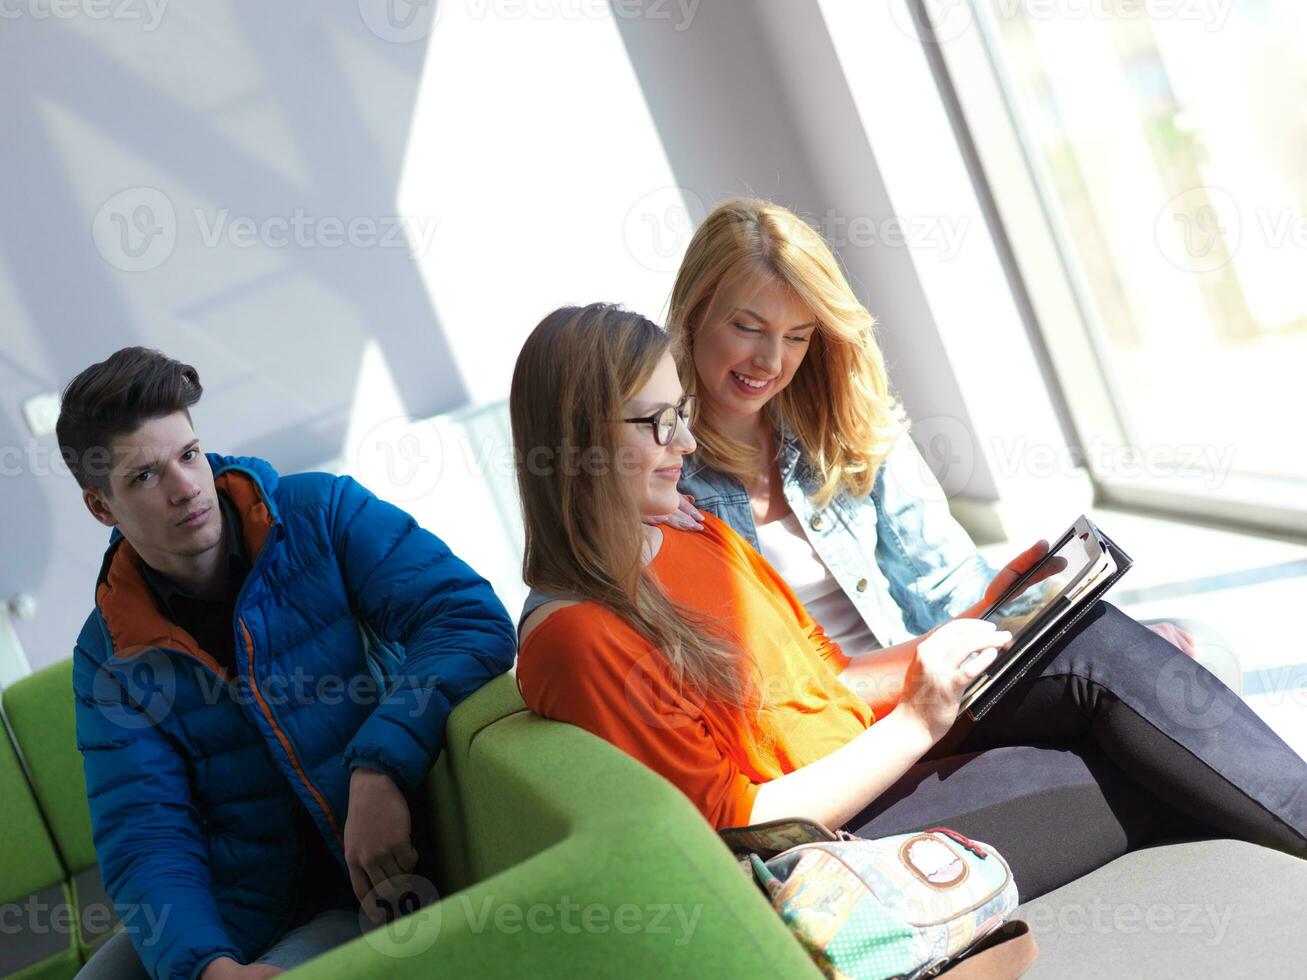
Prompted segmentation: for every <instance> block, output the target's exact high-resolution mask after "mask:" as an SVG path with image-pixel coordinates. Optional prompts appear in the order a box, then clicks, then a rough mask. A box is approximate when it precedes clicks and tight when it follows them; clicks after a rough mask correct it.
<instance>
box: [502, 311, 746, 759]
mask: <svg viewBox="0 0 1307 980" xmlns="http://www.w3.org/2000/svg"><path fill="white" fill-rule="evenodd" d="M667 350H668V337H667V334H666V333H665V332H664V331H663V330H662V328H661V327H659V326H658V325H657V324H655V323H653V322H652V321H651V320H648V319H646V318H645V317H642V316H640V315H639V314H636V313H632V312H630V311H629V310H624V309H622V308H621V307H619V306H616V305H613V304H607V303H594V304H591V305H590V306H585V307H575V306H569V307H564V308H562V309H559V310H555V311H554V312H553V313H550V314H549V315H548V316H546V317H545V318H544V319H543V320H542V321H541V322H540V324H539V325H538V326H537V327H536V328H535V330H534V331H532V333H531V336H530V337H528V338H527V341H526V344H525V345H524V346H523V347H522V352H521V353H520V354H519V355H518V358H517V365H516V367H515V368H514V370H513V384H512V390H511V393H510V395H509V413H510V416H511V420H512V427H513V449H514V459H515V460H516V465H517V484H518V495H519V498H520V500H521V504H522V515H523V523H524V525H525V530H526V552H525V556H524V558H523V561H522V577H523V579H524V580H525V581H526V583H527V584H528V585H530V586H532V587H534V588H537V589H540V590H542V591H545V592H548V593H549V594H551V595H555V596H565V597H568V598H573V599H578V600H589V601H591V602H595V603H598V604H599V605H601V606H604V607H605V608H607V609H609V610H611V611H612V612H613V613H615V614H616V615H617V616H619V617H620V618H621V619H623V620H624V621H625V622H627V623H628V624H629V625H630V626H631V627H632V628H633V629H635V630H636V632H638V633H639V634H640V635H641V636H643V637H644V638H645V639H647V640H648V641H649V642H650V643H651V644H653V645H654V647H655V648H656V649H657V650H658V651H659V652H660V653H661V654H662V656H663V657H665V658H666V660H667V662H668V664H669V665H670V666H671V668H672V671H673V674H674V676H675V677H676V679H677V681H678V683H680V684H681V685H683V687H684V688H688V689H689V690H690V691H692V692H694V693H695V694H696V695H697V696H698V698H701V699H703V700H705V701H718V702H720V703H723V704H725V705H726V706H727V707H728V708H731V709H735V710H738V711H739V712H740V714H741V717H742V718H743V719H744V720H745V721H746V728H745V731H746V733H747V735H748V737H750V738H752V739H754V740H757V739H759V738H760V737H761V735H760V732H761V729H760V728H759V719H760V717H761V714H762V705H761V704H760V702H759V696H758V691H759V689H760V685H759V684H758V683H757V678H756V667H755V665H754V664H753V661H752V658H751V657H749V656H748V655H747V653H745V652H744V651H742V650H740V649H739V647H738V644H736V643H735V642H733V640H732V638H729V637H727V636H725V635H723V633H722V630H721V626H720V625H719V624H716V623H710V622H709V621H707V620H706V619H705V618H704V617H703V616H701V615H700V614H698V613H697V612H695V611H694V610H691V609H688V608H686V607H685V606H683V605H681V604H679V603H676V602H673V601H672V600H671V599H670V598H669V597H668V596H667V594H666V593H665V592H664V591H663V590H662V588H661V587H660V586H659V584H658V582H657V580H656V579H655V578H654V577H653V576H652V575H651V574H650V573H649V572H648V570H647V569H646V567H645V564H644V562H643V561H642V558H641V550H642V546H643V543H644V533H643V531H642V527H641V520H640V513H639V509H638V506H637V504H636V501H635V500H634V499H633V497H632V495H631V493H630V490H629V489H628V486H629V481H627V480H626V479H624V478H623V477H622V476H621V474H620V472H619V469H620V465H619V464H620V457H619V452H618V437H617V426H618V425H620V424H622V423H620V422H614V421H613V420H615V419H620V418H622V416H623V405H624V403H625V402H626V401H628V400H629V399H630V398H631V397H632V396H633V395H634V394H635V392H637V391H638V390H639V389H640V388H641V387H643V386H644V384H645V383H646V382H647V381H648V380H649V377H650V376H651V375H652V374H653V372H654V369H655V368H656V367H657V365H658V362H659V360H661V358H662V357H663V355H664V354H665V353H666V352H667Z"/></svg>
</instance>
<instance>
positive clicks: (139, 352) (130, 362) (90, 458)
mask: <svg viewBox="0 0 1307 980" xmlns="http://www.w3.org/2000/svg"><path fill="white" fill-rule="evenodd" d="M203 393H204V389H203V388H202V387H200V374H199V372H198V371H196V370H195V368H193V367H191V366H190V365H189V364H183V363H181V361H174V360H173V359H172V358H171V357H168V356H167V355H166V354H163V353H161V352H159V351H157V350H151V349H150V348H148V347H124V348H123V349H122V350H120V351H117V352H116V353H114V354H112V355H111V356H110V357H109V358H107V359H106V360H103V361H101V362H100V363H99V364H92V365H91V366H90V367H88V368H87V369H86V370H85V371H83V372H82V373H81V374H79V375H78V376H77V377H75V378H73V380H72V381H70V382H68V386H67V387H66V388H64V393H63V398H62V400H61V402H60V406H59V421H58V423H57V424H56V425H55V434H56V436H57V437H58V439H59V452H60V454H61V455H62V456H63V459H64V462H65V463H67V464H68V468H69V469H70V470H71V471H72V474H73V476H74V477H76V479H77V483H78V485H80V486H82V487H94V488H95V489H97V490H99V491H100V492H101V493H104V494H106V495H107V494H108V493H109V471H110V469H111V468H112V463H113V460H112V456H111V454H110V442H111V441H112V439H113V437H114V436H119V435H124V434H126V433H128V432H135V431H136V430H137V429H139V428H140V427H141V426H142V425H144V424H145V423H146V422H149V421H150V420H151V419H157V418H163V417H164V416H165V415H171V414H173V413H174V412H185V413H186V419H187V421H190V418H191V413H190V407H191V406H192V405H194V404H195V403H196V402H197V401H199V400H200V395H202V394H203Z"/></svg>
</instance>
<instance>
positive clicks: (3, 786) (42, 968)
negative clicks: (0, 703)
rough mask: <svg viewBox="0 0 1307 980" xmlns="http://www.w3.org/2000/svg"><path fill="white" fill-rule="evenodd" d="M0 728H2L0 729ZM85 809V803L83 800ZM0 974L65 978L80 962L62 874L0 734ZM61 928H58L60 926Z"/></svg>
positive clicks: (34, 978)
mask: <svg viewBox="0 0 1307 980" xmlns="http://www.w3.org/2000/svg"><path fill="white" fill-rule="evenodd" d="M0 728H2V726H0ZM83 805H85V801H83ZM0 828H3V835H0V840H2V841H3V845H0V846H3V848H4V859H3V861H0V911H3V914H4V921H3V923H2V924H3V926H4V935H3V938H0V976H5V975H10V976H14V977H22V978H24V980H38V978H41V980H44V978H51V980H53V978H56V977H71V976H72V975H73V974H74V973H75V972H76V970H77V967H78V965H79V964H80V963H81V956H80V954H79V951H78V945H77V940H76V935H75V931H74V930H73V929H72V928H71V925H70V924H69V923H68V921H67V917H66V914H65V913H66V910H67V908H68V906H69V893H68V889H67V886H66V884H65V879H66V878H67V875H66V873H65V871H64V867H63V864H62V863H61V862H60V860H59V854H58V851H56V850H55V845H54V841H53V840H52V839H51V837H50V833H49V830H48V828H47V826H46V821H45V817H44V816H43V815H42V813H41V808H40V806H39V805H38V804H37V800H36V796H35V795H34V794H33V792H32V789H31V784H30V783H29V781H28V778H27V774H26V773H25V772H24V771H23V764H22V761H21V760H20V759H19V756H18V753H17V752H16V751H15V749H14V746H13V744H12V743H11V742H10V739H9V735H8V733H7V732H5V731H3V730H0ZM61 926H62V927H61Z"/></svg>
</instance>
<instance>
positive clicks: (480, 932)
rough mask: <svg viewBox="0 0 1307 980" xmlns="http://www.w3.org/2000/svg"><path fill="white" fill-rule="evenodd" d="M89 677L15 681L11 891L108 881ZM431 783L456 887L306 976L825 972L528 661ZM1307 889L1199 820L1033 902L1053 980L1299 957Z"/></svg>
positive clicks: (1233, 966)
mask: <svg viewBox="0 0 1307 980" xmlns="http://www.w3.org/2000/svg"><path fill="white" fill-rule="evenodd" d="M70 688H71V680H70V676H69V665H68V664H67V663H64V664H59V665H56V666H54V667H50V668H47V669H46V670H44V671H42V672H40V673H39V674H37V675H35V676H33V677H31V678H28V679H27V680H24V681H22V682H21V683H19V684H16V685H14V686H13V687H11V688H9V689H8V690H6V691H5V692H4V697H3V706H4V710H5V713H6V715H7V718H8V721H9V724H10V726H11V729H12V734H13V735H14V737H15V741H16V744H17V746H18V748H19V750H20V751H21V753H22V755H23V756H24V757H25V758H26V760H27V763H28V770H29V772H30V774H31V775H30V782H31V786H30V787H29V786H28V782H29V777H28V776H25V775H24V773H23V770H22V768H20V766H19V765H18V756H17V754H16V753H14V751H13V746H12V745H10V744H9V743H8V742H6V741H4V740H0V820H3V821H4V824H3V826H5V828H6V834H5V837H4V840H5V856H4V859H3V862H2V863H0V907H4V906H6V904H9V905H13V904H14V903H17V902H20V901H21V900H22V898H23V897H24V896H27V895H31V894H33V893H38V894H45V895H47V896H50V895H54V896H56V898H57V897H59V896H62V899H60V900H62V901H65V902H67V903H69V904H70V905H71V906H72V907H74V908H77V909H78V910H80V915H79V917H80V918H81V919H83V920H86V919H88V918H89V916H88V915H86V914H85V913H87V912H88V911H91V910H96V909H97V908H98V906H99V905H101V904H103V903H104V902H105V900H104V898H103V893H102V891H101V890H100V889H99V884H98V876H97V875H96V873H95V869H94V860H93V855H92V853H91V843H90V829H89V818H88V816H87V808H86V801H85V796H84V785H83V778H82V767H81V759H80V756H79V755H78V753H77V750H76V747H75V745H74V739H73V721H72V708H71V696H70ZM426 797H427V798H426V800H425V803H426V805H427V811H428V814H429V817H428V819H427V821H426V825H425V828H424V829H425V830H426V831H427V833H428V835H429V836H430V837H431V839H432V842H431V843H430V844H429V845H427V846H428V847H429V848H430V849H431V851H432V854H431V857H432V858H433V864H434V866H435V867H437V868H439V871H438V872H437V873H435V876H436V880H435V881H434V882H433V883H432V884H433V887H434V888H435V889H436V890H438V893H439V895H440V896H442V899H441V900H440V901H438V902H435V903H433V904H430V905H428V906H426V907H424V908H422V909H420V910H419V911H417V912H415V913H413V914H411V915H408V916H406V917H404V918H402V919H400V920H398V921H397V922H395V923H393V924H391V925H389V926H386V927H384V928H381V929H377V930H374V931H371V932H369V933H366V934H365V935H363V936H361V937H360V938H359V939H357V940H354V941H353V942H351V943H348V944H347V945H345V946H342V947H339V948H337V949H335V950H333V951H331V952H329V953H327V954H326V955H324V956H322V957H319V958H318V959H316V960H313V961H312V962H310V963H307V964H305V965H303V966H301V967H299V968H298V969H297V970H295V971H293V972H294V974H295V975H296V976H297V977H305V978H311V977H319V976H320V977H324V978H327V977H330V978H337V977H376V978H378V980H401V978H404V977H427V976H432V975H436V974H438V975H440V976H447V977H477V978H485V977H490V978H494V977H505V978H507V977H512V978H517V977H521V976H531V977H566V978H568V980H571V978H574V977H622V978H627V977H635V978H639V977H682V976H712V977H726V978H729V977H737V976H738V977H786V978H792V977H794V978H803V977H810V978H816V977H818V976H820V974H819V973H818V971H817V970H816V968H815V967H814V966H813V965H812V963H811V962H810V961H809V960H808V958H807V957H806V956H805V954H804V953H803V951H802V950H801V949H800V947H799V945H798V944H797V943H796V942H794V941H793V939H792V938H791V937H790V935H789V933H788V932H787V931H786V929H785V927H784V926H783V925H782V924H781V922H780V920H779V919H778V918H777V916H776V915H775V914H774V913H773V911H772V910H771V908H770V907H769V905H768V903H767V902H766V900H765V899H764V898H763V896H762V895H761V893H760V892H759V891H758V890H757V889H756V888H755V887H754V886H753V885H752V883H751V882H750V881H749V879H748V878H747V877H746V876H745V875H744V874H743V873H742V872H741V870H740V869H739V866H738V865H737V864H736V862H735V861H734V859H733V858H732V857H731V856H730V854H729V853H728V852H727V850H726V849H725V848H724V847H723V846H722V845H721V844H720V843H719V841H718V840H717V837H716V835H715V834H714V833H713V832H712V829H711V828H710V827H709V826H708V824H707V823H706V822H705V821H704V820H703V819H702V818H701V817H700V816H699V814H698V812H697V811H696V810H695V809H694V807H692V806H691V805H690V803H689V802H688V800H686V798H685V797H684V796H683V795H682V794H681V793H680V792H679V791H678V790H676V789H675V788H674V787H673V786H672V785H671V784H670V783H668V782H666V781H665V780H663V779H661V778H660V777H658V776H656V775H655V774H653V773H651V772H650V771H649V770H647V769H645V768H644V767H643V766H641V765H640V764H638V763H636V762H635V761H633V760H632V759H630V758H628V757H627V756H626V755H624V754H623V753H622V752H620V751H618V750H617V749H614V748H613V747H612V746H610V745H609V744H608V743H606V742H604V741H602V740H600V739H598V738H595V737H593V736H591V735H590V734H588V733H586V732H584V731H582V730H581V729H578V728H574V727H572V726H570V725H564V724H559V723H556V722H551V721H546V720H544V719H541V718H538V717H536V716H534V715H532V714H531V713H530V712H528V711H527V710H526V709H525V707H524V706H523V704H522V701H521V698H520V697H519V696H518V693H517V689H516V684H515V682H514V679H513V677H512V676H511V675H505V676H503V677H500V678H498V679H496V680H495V681H493V682H492V683H490V684H488V685H487V686H486V687H484V688H482V689H481V690H480V691H478V692H477V693H476V694H474V695H473V696H472V697H470V698H469V699H468V700H467V701H466V702H464V703H463V704H462V705H460V706H459V707H458V709H457V710H456V711H455V712H454V713H453V715H452V716H451V718H450V722H449V728H448V731H447V733H446V748H445V751H444V752H443V753H442V754H441V757H440V759H439V760H438V762H437V764H436V766H435V768H434V769H433V771H432V773H431V777H430V779H429V780H428V782H427V786H426ZM1304 908H1307V861H1301V860H1298V859H1296V858H1291V857H1288V856H1286V855H1283V854H1280V853H1278V852H1275V851H1271V850H1268V849H1266V848H1262V847H1257V846H1256V845H1252V844H1245V843H1242V842H1239V841H1228V840H1197V841H1187V842H1167V843H1165V844H1162V845H1159V846H1157V847H1151V848H1145V849H1143V850H1140V851H1136V852H1134V853H1132V854H1128V855H1126V856H1125V857H1122V858H1120V859H1118V860H1116V861H1113V862H1112V863H1110V864H1108V865H1107V866H1105V867H1103V868H1100V869H1098V870H1097V871H1094V872H1093V873H1091V874H1088V875H1085V876H1084V877H1083V878H1081V879H1078V880H1077V881H1074V882H1071V883H1070V884H1068V885H1066V886H1064V887H1063V888H1060V889H1057V890H1055V891H1053V892H1050V893H1049V894H1047V895H1044V896H1041V897H1040V898H1038V899H1035V900H1034V901H1031V902H1028V903H1026V904H1024V905H1022V906H1021V907H1020V908H1019V909H1018V912H1017V914H1018V916H1019V917H1022V918H1025V919H1027V921H1029V923H1030V925H1031V929H1032V931H1033V932H1034V933H1035V935H1036V937H1037V939H1038V941H1039V945H1040V957H1039V961H1038V962H1037V963H1036V964H1035V967H1034V968H1033V969H1032V970H1031V971H1030V972H1029V973H1028V974H1027V976H1028V977H1030V978H1034V980H1038V978H1040V977H1048V978H1058V980H1066V978H1072V980H1074V978H1079V977H1085V978H1091V977H1092V978H1094V980H1097V978H1099V977H1101V976H1103V975H1108V976H1112V977H1159V976H1187V975H1198V974H1202V975H1211V976H1244V975H1251V974H1253V973H1256V974H1258V975H1262V976H1296V975H1299V973H1300V965H1301V962H1302V961H1303V958H1304V957H1305V956H1307V931H1305V930H1303V929H1301V928H1300V926H1299V923H1298V921H1297V920H1299V919H1300V918H1301V915H1302V909H1304ZM0 924H3V923H0ZM102 934H103V930H102V929H101V931H100V932H96V931H94V930H91V929H87V928H82V929H79V930H78V931H77V933H76V934H75V935H68V934H67V933H65V934H63V935H62V936H55V937H53V939H54V944H53V946H50V945H47V946H46V947H45V948H43V949H38V948H37V947H35V946H33V945H32V943H31V942H30V937H29V939H28V940H22V941H21V942H17V941H15V940H14V939H13V938H12V937H11V936H10V935H9V934H8V933H6V934H5V935H4V936H0V941H3V943H4V947H3V948H4V950H5V951H14V952H15V956H18V955H21V954H22V952H23V950H26V951H27V953H28V954H30V955H33V956H36V957H37V959H35V960H33V961H31V962H30V963H27V964H26V965H24V966H22V967H21V968H20V969H19V971H18V973H17V974H16V975H17V976H21V977H24V978H35V977H41V978H46V977H48V978H52V980H53V978H58V977H68V976H71V975H72V974H73V973H74V972H75V971H76V969H77V966H78V965H79V964H80V963H81V962H82V961H83V960H84V959H85V957H86V956H87V955H88V954H89V952H90V951H91V950H92V949H93V946H94V943H95V942H96V941H98V939H99V938H100V936H101V935H102ZM37 938H39V939H43V940H45V941H47V943H49V941H50V940H51V938H52V937H51V936H49V935H43V936H38V937H37ZM60 944H61V945H60ZM20 947H21V948H20ZM55 947H57V948H55ZM0 955H7V953H3V954H0ZM14 958H15V957H10V965H9V966H7V967H3V968H0V975H3V974H4V973H5V972H6V970H8V971H9V972H12V971H13V962H12V961H13V960H14ZM4 962H5V961H3V960H0V963H4Z"/></svg>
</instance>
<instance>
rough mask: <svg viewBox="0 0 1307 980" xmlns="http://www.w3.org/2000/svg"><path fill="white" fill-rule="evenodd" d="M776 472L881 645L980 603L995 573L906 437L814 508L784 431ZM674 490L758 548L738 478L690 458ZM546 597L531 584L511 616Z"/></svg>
mask: <svg viewBox="0 0 1307 980" xmlns="http://www.w3.org/2000/svg"><path fill="white" fill-rule="evenodd" d="M780 471H781V481H782V486H783V489H784V493H785V499H786V500H787V501H788V502H789V505H790V508H791V509H792V510H793V511H794V515H795V517H797V518H798V519H799V523H800V524H801V525H802V527H803V531H804V534H805V535H806V536H807V538H808V541H809V542H810V543H811V544H812V547H813V549H814V550H815V551H816V552H817V556H818V557H819V558H821V560H822V562H823V563H824V564H825V565H826V567H827V568H829V569H830V571H831V574H832V575H833V576H834V577H835V580H836V581H837V582H838V583H839V585H840V587H841V588H842V589H843V590H844V592H845V594H846V595H847V596H848V597H849V600H850V601H851V602H852V603H853V605H854V607H855V608H856V609H857V610H858V612H859V613H861V614H862V618H863V620H864V621H865V622H866V624H867V628H868V629H869V630H870V631H871V634H872V635H873V636H874V637H875V638H876V640H877V642H879V643H880V645H881V646H893V645H894V644H896V643H901V642H903V641H905V640H909V639H911V638H912V637H914V636H920V635H921V634H923V633H926V632H928V631H929V630H931V629H932V628H934V627H935V626H938V625H939V624H940V623H942V622H944V621H945V620H947V619H949V618H951V617H953V616H956V615H958V614H959V613H961V612H962V611H963V610H965V609H967V608H968V607H969V606H971V605H972V604H973V603H975V602H977V601H979V600H980V598H981V596H982V595H984V592H985V589H986V587H987V586H988V585H989V583H990V581H991V580H992V579H993V578H994V575H995V574H996V572H995V570H994V569H993V568H992V567H991V566H990V565H989V564H988V563H987V562H986V561H985V559H984V558H982V557H981V556H980V554H979V552H977V551H976V546H975V544H974V543H973V542H972V540H971V537H970V535H968V534H967V532H966V531H965V530H963V528H962V526H961V525H960V524H958V522H957V521H956V520H954V518H953V515H952V514H950V513H949V509H948V501H947V499H946V498H945V496H944V491H943V490H942V489H941V487H940V485H939V483H938V481H937V480H936V479H935V476H934V474H933V473H932V472H931V471H930V468H929V467H928V466H927V465H926V461H925V460H924V459H922V457H921V454H920V453H919V452H918V451H917V447H916V444H915V443H913V441H912V439H911V437H910V436H908V434H907V433H904V434H903V435H901V436H900V437H899V438H898V440H897V442H895V444H894V447H893V448H892V449H891V450H890V453H889V456H888V457H886V459H885V462H884V463H883V464H882V465H881V467H880V469H879V470H878V471H877V473H876V481H875V484H874V485H873V487H872V491H871V494H870V495H869V496H867V497H864V498H861V499H859V498H856V497H852V496H850V495H849V494H847V493H845V492H844V491H840V492H839V493H837V494H836V495H835V497H834V498H833V499H832V500H831V502H830V503H829V504H827V505H826V507H824V508H823V509H821V510H817V509H816V507H815V506H814V504H813V502H812V500H811V499H810V494H813V493H815V492H816V491H817V489H818V483H817V481H816V479H815V478H814V477H813V475H812V471H811V469H810V468H809V466H808V464H807V461H806V460H805V459H804V458H803V454H802V451H801V449H800V447H799V442H798V438H797V436H795V435H794V434H793V433H792V432H791V431H789V429H788V428H783V429H782V432H781V450H780ZM678 489H679V490H680V491H681V493H683V494H688V495H689V496H691V497H693V498H694V505H695V506H696V507H698V508H699V509H700V510H703V511H707V512H708V513H710V514H712V515H713V516H714V517H717V518H719V519H721V520H723V521H725V522H726V523H727V524H730V525H731V527H733V528H734V529H735V530H736V531H737V532H738V533H739V534H741V535H742V536H743V537H745V538H746V539H747V540H748V541H749V543H750V544H752V545H753V546H754V548H757V547H758V531H757V527H756V526H755V524H754V520H753V509H752V508H751V507H750V506H749V493H748V491H747V490H746V489H745V488H744V486H743V484H741V483H740V482H739V481H738V480H737V479H735V478H734V477H731V476H727V475H725V474H723V473H719V472H718V471H717V470H714V469H712V468H711V467H710V466H708V465H707V464H706V463H704V462H703V461H702V460H700V459H698V458H697V457H694V456H691V457H689V458H688V459H687V460H686V461H685V465H684V469H683V470H682V472H681V481H680V484H679V485H678ZM550 598H551V597H550V596H548V595H545V594H543V593H538V592H536V591H534V590H532V592H531V595H530V596H528V597H527V600H526V605H525V607H524V608H523V610H522V615H521V619H519V620H518V622H519V623H521V621H522V620H524V619H526V617H527V615H528V614H530V613H531V612H532V611H533V610H534V609H535V608H536V607H538V606H540V605H541V604H542V603H544V602H548V601H549V599H550Z"/></svg>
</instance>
